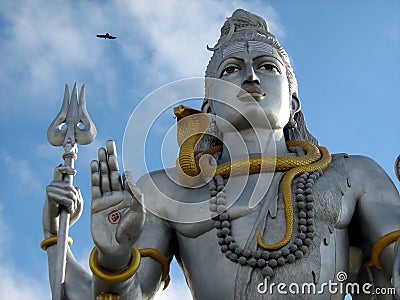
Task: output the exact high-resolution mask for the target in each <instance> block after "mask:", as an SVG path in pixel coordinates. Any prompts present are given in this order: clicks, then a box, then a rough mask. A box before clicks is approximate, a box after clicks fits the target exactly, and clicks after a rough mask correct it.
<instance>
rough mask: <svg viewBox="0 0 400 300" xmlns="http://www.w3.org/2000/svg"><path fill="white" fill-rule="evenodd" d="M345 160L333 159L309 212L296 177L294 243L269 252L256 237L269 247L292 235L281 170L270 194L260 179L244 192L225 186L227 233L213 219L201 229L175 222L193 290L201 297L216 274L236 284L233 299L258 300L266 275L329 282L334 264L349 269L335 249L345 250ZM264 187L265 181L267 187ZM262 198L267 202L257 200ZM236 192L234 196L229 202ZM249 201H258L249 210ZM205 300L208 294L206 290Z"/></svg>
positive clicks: (289, 280) (318, 184)
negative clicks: (341, 228) (340, 223)
mask: <svg viewBox="0 0 400 300" xmlns="http://www.w3.org/2000/svg"><path fill="white" fill-rule="evenodd" d="M340 165H341V164H340V162H339V163H338V162H337V159H336V160H334V162H333V163H332V167H331V168H330V169H328V171H327V172H325V174H324V175H322V176H320V177H319V178H318V179H317V180H315V184H314V186H313V191H312V196H313V198H314V201H313V202H311V201H310V202H307V201H304V202H305V205H306V206H307V203H312V204H313V205H312V206H311V205H308V207H309V209H303V210H301V209H298V207H297V203H298V201H296V190H298V183H299V179H295V180H294V182H293V184H292V203H291V204H292V205H293V211H294V214H293V216H292V217H293V220H292V221H293V230H292V232H291V234H290V241H289V242H288V243H287V244H286V245H285V246H283V247H278V248H277V249H273V250H265V249H263V248H262V247H260V245H259V241H258V237H259V236H261V238H262V242H263V243H264V244H265V245H274V244H276V243H279V242H280V241H282V239H283V238H284V236H285V234H287V231H288V229H287V203H286V204H285V201H284V200H283V197H282V193H281V175H282V174H276V175H275V176H274V178H271V180H270V182H269V183H268V184H269V186H268V189H267V192H264V193H261V192H257V190H256V189H257V188H258V187H257V184H259V183H257V182H258V179H259V178H256V177H255V176H254V177H253V178H252V179H250V181H249V182H248V184H247V185H246V186H245V188H244V189H242V191H241V193H239V192H238V189H237V188H236V187H238V186H239V185H238V184H237V183H235V182H233V183H234V184H233V185H231V187H232V188H231V189H230V190H228V189H226V199H227V206H228V209H227V213H228V214H229V221H230V222H229V224H225V225H229V226H227V227H226V228H229V234H228V235H223V234H221V227H220V228H219V229H218V226H217V225H218V224H215V221H211V220H210V221H205V222H202V223H199V224H197V230H191V229H193V228H194V227H193V225H191V226H192V227H185V226H182V227H180V226H177V227H176V230H177V232H178V240H179V246H180V247H179V251H180V257H181V260H182V265H183V267H184V269H185V270H186V274H187V278H189V281H193V285H192V287H193V288H194V289H195V290H196V291H194V293H195V294H198V295H201V294H203V293H204V289H205V288H206V287H207V284H212V283H213V282H214V281H215V280H217V278H219V279H218V280H219V284H220V285H226V289H227V288H228V287H230V289H231V290H232V287H233V286H234V287H235V288H234V289H233V290H232V291H230V292H229V293H232V297H231V298H230V299H249V297H251V299H258V297H259V296H260V293H259V291H258V290H257V284H258V283H261V282H263V280H264V278H265V275H266V274H268V276H269V275H271V276H270V277H271V279H270V281H271V282H274V281H276V282H275V283H280V282H284V283H287V284H289V283H292V282H297V283H299V284H300V283H313V284H316V285H318V283H321V282H322V281H323V280H328V279H332V278H333V277H334V276H335V272H336V269H338V268H339V269H340V268H343V267H345V266H346V255H342V257H340V258H335V253H336V251H337V250H340V252H342V253H346V251H347V250H346V247H347V241H346V237H347V236H346V232H345V231H342V232H338V231H337V230H335V228H334V227H335V224H336V222H337V221H338V218H339V213H340V207H341V201H342V196H343V194H344V192H345V190H346V185H345V182H346V176H344V175H345V171H344V168H340V167H339V166H340ZM341 167H343V166H341ZM342 177H343V178H342ZM259 187H262V185H260V186H259ZM265 188H266V185H264V191H265ZM239 189H240V188H239ZM260 195H261V200H259V199H258V198H257V199H254V198H252V197H254V196H256V197H260ZM230 197H232V198H236V199H235V200H234V201H232V203H230V202H229V200H228V199H229V198H230ZM252 200H253V201H252ZM257 201H258V203H257ZM249 203H253V204H254V203H256V204H255V206H254V207H249ZM301 212H304V213H303V214H302V213H301ZM299 214H300V216H299ZM223 228H225V227H223ZM222 230H223V229H222ZM225 232H226V230H225ZM238 248H239V249H238ZM332 255H333V256H334V257H332ZM335 260H336V262H335ZM332 262H333V263H332ZM210 270H212V272H211V273H210ZM221 278H223V280H222V279H221ZM208 280H210V282H208ZM194 282H196V283H195V284H194ZM250 283H251V284H250ZM208 286H209V285H208ZM198 288H200V289H201V290H199V289H198ZM203 288H204V289H203ZM205 290H207V289H205ZM224 290H225V288H224ZM224 292H227V291H226V290H225V291H224ZM264 296H265V295H264ZM204 297H205V298H204V299H207V298H206V295H204ZM260 297H261V296H260ZM199 299H202V297H199ZM227 299H228V298H227ZM260 299H261V298H260Z"/></svg>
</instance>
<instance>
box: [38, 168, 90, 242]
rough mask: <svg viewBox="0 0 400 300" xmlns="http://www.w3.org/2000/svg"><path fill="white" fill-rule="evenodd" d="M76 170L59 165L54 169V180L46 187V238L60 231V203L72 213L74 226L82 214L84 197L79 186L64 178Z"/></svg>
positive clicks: (44, 225)
mask: <svg viewBox="0 0 400 300" xmlns="http://www.w3.org/2000/svg"><path fill="white" fill-rule="evenodd" d="M75 173H76V171H75V170H74V169H72V168H71V167H66V166H58V167H56V168H55V170H54V178H53V181H52V182H51V183H50V184H49V185H48V186H47V188H46V201H45V205H44V209H43V220H42V223H43V232H44V235H45V238H48V237H50V236H53V235H57V233H58V217H59V214H60V205H62V206H64V207H65V208H66V209H67V211H68V212H69V213H70V214H71V217H70V225H71V226H72V225H73V224H74V223H75V222H76V221H77V220H78V219H79V217H80V216H81V214H82V210H83V199H82V195H81V191H80V189H79V188H77V187H74V186H72V185H71V184H70V183H69V182H68V181H64V178H65V177H66V176H68V175H75Z"/></svg>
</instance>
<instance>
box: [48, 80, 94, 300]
mask: <svg viewBox="0 0 400 300" xmlns="http://www.w3.org/2000/svg"><path fill="white" fill-rule="evenodd" d="M96 133H97V131H96V127H95V126H94V123H93V122H92V120H91V119H90V117H89V115H88V112H87V110H86V99H85V85H83V86H82V88H81V91H80V93H79V103H78V90H77V87H76V83H75V84H74V88H73V90H72V96H71V99H70V97H69V88H68V85H67V84H66V85H65V91H64V100H63V103H62V106H61V110H60V112H59V113H58V115H57V117H56V118H55V119H54V121H53V122H52V123H51V125H50V127H49V129H48V130H47V139H48V141H49V143H50V144H52V145H53V146H57V147H58V146H63V147H64V154H63V155H62V158H63V159H64V166H66V167H71V168H74V164H75V160H76V159H77V158H78V156H77V153H78V147H77V144H79V145H87V144H90V143H91V142H92V141H93V140H94V138H95V137H96ZM64 180H66V181H68V182H69V183H70V184H71V185H72V184H73V181H74V175H72V174H71V175H67V176H66V178H65V179H64ZM69 219H70V215H69V213H68V211H67V209H66V208H65V207H60V217H59V230H58V239H57V252H56V253H57V258H56V269H55V281H54V282H53V291H52V299H53V300H58V299H60V300H61V299H62V297H63V292H64V281H65V265H66V258H67V239H68V231H69Z"/></svg>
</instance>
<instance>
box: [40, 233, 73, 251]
mask: <svg viewBox="0 0 400 300" xmlns="http://www.w3.org/2000/svg"><path fill="white" fill-rule="evenodd" d="M57 241H58V237H57V236H52V237H49V238H48V239H45V240H43V241H42V242H41V243H40V248H42V249H43V250H45V251H46V250H47V248H49V247H50V246H53V245H55V244H57ZM67 242H68V246H71V245H72V244H73V243H74V241H73V239H72V238H71V237H70V236H69V237H68V239H67Z"/></svg>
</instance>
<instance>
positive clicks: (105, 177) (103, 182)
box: [100, 161, 111, 193]
mask: <svg viewBox="0 0 400 300" xmlns="http://www.w3.org/2000/svg"><path fill="white" fill-rule="evenodd" d="M100 174H101V175H100V186H101V190H102V192H103V193H108V192H110V191H111V183H110V174H109V170H108V165H107V163H106V162H104V161H100Z"/></svg>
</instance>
